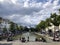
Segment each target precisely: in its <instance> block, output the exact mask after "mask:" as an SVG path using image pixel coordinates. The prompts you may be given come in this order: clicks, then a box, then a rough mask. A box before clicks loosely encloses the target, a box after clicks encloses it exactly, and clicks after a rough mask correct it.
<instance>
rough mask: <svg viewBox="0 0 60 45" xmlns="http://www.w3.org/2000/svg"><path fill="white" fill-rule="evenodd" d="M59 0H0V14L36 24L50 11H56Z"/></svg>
mask: <svg viewBox="0 0 60 45" xmlns="http://www.w3.org/2000/svg"><path fill="white" fill-rule="evenodd" d="M59 1H60V0H53V2H52V0H48V1H47V2H37V0H32V1H31V0H0V16H2V17H6V18H9V19H11V20H13V21H14V22H16V23H21V24H23V25H24V24H25V25H27V26H29V25H31V26H33V25H37V24H38V23H39V22H40V21H41V20H45V19H46V18H48V17H49V16H50V13H52V12H57V9H58V8H60V5H58V2H59ZM6 15H7V16H6Z"/></svg>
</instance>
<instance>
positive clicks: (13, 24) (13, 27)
mask: <svg viewBox="0 0 60 45" xmlns="http://www.w3.org/2000/svg"><path fill="white" fill-rule="evenodd" d="M10 31H11V32H13V33H15V23H13V22H10Z"/></svg>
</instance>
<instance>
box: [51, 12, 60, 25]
mask: <svg viewBox="0 0 60 45" xmlns="http://www.w3.org/2000/svg"><path fill="white" fill-rule="evenodd" d="M52 19H53V20H52ZM51 23H53V25H55V26H59V22H58V15H57V14H56V13H53V14H52V15H51Z"/></svg>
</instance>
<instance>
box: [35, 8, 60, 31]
mask: <svg viewBox="0 0 60 45" xmlns="http://www.w3.org/2000/svg"><path fill="white" fill-rule="evenodd" d="M59 13H60V9H59ZM52 24H53V25H54V26H59V25H60V15H59V14H56V13H52V14H51V16H50V18H47V19H46V20H44V21H41V22H40V23H39V24H38V25H37V26H36V28H37V29H38V30H41V29H45V28H46V27H49V26H51V25H52Z"/></svg>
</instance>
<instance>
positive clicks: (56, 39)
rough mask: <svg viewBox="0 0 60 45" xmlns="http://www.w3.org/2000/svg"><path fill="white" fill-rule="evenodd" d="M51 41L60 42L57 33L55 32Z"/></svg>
mask: <svg viewBox="0 0 60 45" xmlns="http://www.w3.org/2000/svg"><path fill="white" fill-rule="evenodd" d="M53 41H60V38H59V32H58V31H55V33H54V38H53Z"/></svg>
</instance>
